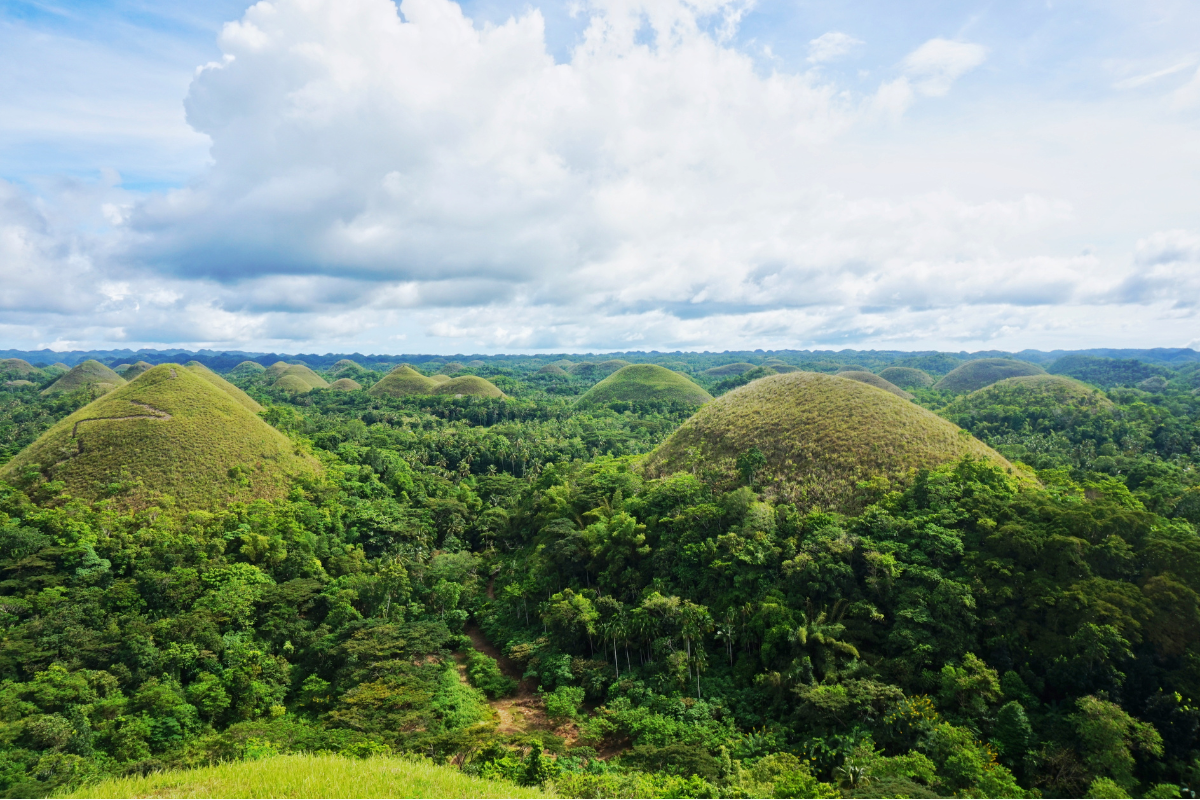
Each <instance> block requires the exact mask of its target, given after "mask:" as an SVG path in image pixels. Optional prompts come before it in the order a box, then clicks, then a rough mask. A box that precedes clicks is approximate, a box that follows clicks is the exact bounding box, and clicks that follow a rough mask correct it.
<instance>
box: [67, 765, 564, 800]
mask: <svg viewBox="0 0 1200 800" xmlns="http://www.w3.org/2000/svg"><path fill="white" fill-rule="evenodd" d="M67 796H68V797H545V796H546V795H544V794H542V793H541V792H539V791H537V790H536V789H529V788H526V787H523V786H517V785H516V784H512V783H506V782H504V781H498V780H483V779H482V778H475V777H472V776H470V775H464V774H463V773H461V772H459V771H458V770H456V769H454V768H452V767H444V766H439V765H437V764H434V763H432V762H428V761H409V760H407V759H403V758H396V757H391V756H377V757H375V758H370V759H366V760H363V759H357V758H346V757H344V756H337V755H306V754H293V755H282V756H273V757H270V758H263V759H259V760H258V761H239V762H233V763H228V764H220V765H218V766H215V767H200V768H199V769H188V770H177V771H171V772H159V773H155V774H152V775H146V776H135V777H130V778H113V779H111V780H107V781H103V782H101V783H98V784H95V785H94V786H89V787H87V788H84V789H80V790H79V791H77V792H75V793H74V794H71V795H67Z"/></svg>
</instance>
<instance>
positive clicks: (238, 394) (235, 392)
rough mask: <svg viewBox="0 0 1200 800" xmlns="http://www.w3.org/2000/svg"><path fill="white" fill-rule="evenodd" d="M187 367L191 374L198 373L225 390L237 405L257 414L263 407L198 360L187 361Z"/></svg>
mask: <svg viewBox="0 0 1200 800" xmlns="http://www.w3.org/2000/svg"><path fill="white" fill-rule="evenodd" d="M192 363H194V364H196V366H194V367H193V366H190V364H192ZM187 368H188V369H189V370H191V371H192V373H193V374H195V375H198V376H199V377H201V378H203V379H204V380H206V381H208V382H209V383H211V384H212V385H213V386H215V387H217V388H218V389H220V390H221V391H222V392H225V394H227V395H229V396H230V397H232V398H233V399H234V400H236V401H237V403H238V405H240V406H241V407H242V408H244V409H246V410H247V411H249V412H250V413H251V414H257V413H258V412H260V411H262V410H263V407H262V406H260V405H259V404H258V401H257V400H255V399H254V398H253V397H251V396H250V395H248V394H246V393H245V392H243V391H242V390H241V389H239V388H238V387H236V386H234V385H233V384H232V383H230V382H229V381H227V380H225V379H224V378H222V377H221V376H220V375H218V374H217V373H215V372H213V371H212V370H211V369H209V368H208V367H206V366H204V365H203V364H200V363H198V362H189V366H188V367H187Z"/></svg>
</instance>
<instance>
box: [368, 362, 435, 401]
mask: <svg viewBox="0 0 1200 800" xmlns="http://www.w3.org/2000/svg"><path fill="white" fill-rule="evenodd" d="M435 385H436V384H435V382H434V381H432V380H430V379H429V378H426V377H425V376H424V375H422V374H421V373H419V372H417V371H416V370H415V369H413V368H412V367H410V366H409V365H407V364H401V365H400V366H398V367H396V368H395V369H393V370H392V371H391V372H389V373H388V374H387V375H384V376H383V378H381V379H380V380H379V382H378V383H376V384H375V385H374V386H372V387H371V388H370V389H368V390H367V394H369V395H371V396H372V397H409V396H411V395H414V394H429V390H430V389H431V388H433V386H435Z"/></svg>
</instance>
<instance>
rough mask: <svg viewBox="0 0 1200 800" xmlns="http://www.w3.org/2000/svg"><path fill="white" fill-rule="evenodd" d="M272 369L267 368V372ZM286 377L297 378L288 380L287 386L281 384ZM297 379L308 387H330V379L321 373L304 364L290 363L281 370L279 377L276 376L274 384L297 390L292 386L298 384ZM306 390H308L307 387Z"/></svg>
mask: <svg viewBox="0 0 1200 800" xmlns="http://www.w3.org/2000/svg"><path fill="white" fill-rule="evenodd" d="M271 369H274V367H272V368H271ZM270 371H271V370H267V372H270ZM284 378H294V379H295V380H293V381H287V385H286V386H285V385H283V384H281V381H282V380H283V379H284ZM296 381H299V382H301V383H303V384H304V385H305V386H307V387H308V389H328V388H329V382H328V381H326V380H325V379H324V378H322V377H321V376H320V375H318V374H317V373H315V372H313V371H312V370H311V369H309V368H308V367H306V366H304V365H303V364H289V365H288V367H287V369H285V370H283V372H281V373H280V374H279V377H278V378H276V380H275V382H274V383H273V384H272V385H273V386H275V387H276V388H279V389H288V390H289V391H297V389H295V388H292V387H294V386H296ZM305 391H307V389H306V390H305Z"/></svg>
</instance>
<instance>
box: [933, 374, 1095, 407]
mask: <svg viewBox="0 0 1200 800" xmlns="http://www.w3.org/2000/svg"><path fill="white" fill-rule="evenodd" d="M993 406H1010V407H1018V408H1034V407H1055V408H1072V409H1084V410H1091V411H1110V410H1112V409H1113V408H1115V406H1114V405H1113V402H1112V401H1111V400H1109V399H1108V398H1107V397H1105V396H1104V393H1103V392H1101V391H1100V390H1099V389H1095V388H1093V387H1091V386H1088V385H1087V384H1086V383H1080V382H1079V381H1077V380H1075V379H1074V378H1068V377H1066V376H1063V375H1025V376H1022V377H1019V378H1005V379H1004V380H1002V381H997V382H996V383H993V384H992V385H991V386H985V387H984V388H982V389H979V390H978V391H975V392H971V394H969V395H966V396H965V397H959V398H956V399H955V400H954V402H952V403H951V404H950V405H949V406H947V407H946V409H945V410H944V412H943V413H945V414H946V415H947V416H956V415H958V414H962V413H966V412H970V411H979V410H982V409H986V408H991V407H993Z"/></svg>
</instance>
